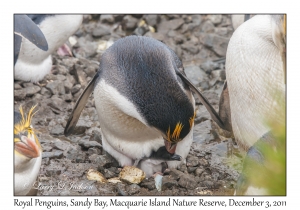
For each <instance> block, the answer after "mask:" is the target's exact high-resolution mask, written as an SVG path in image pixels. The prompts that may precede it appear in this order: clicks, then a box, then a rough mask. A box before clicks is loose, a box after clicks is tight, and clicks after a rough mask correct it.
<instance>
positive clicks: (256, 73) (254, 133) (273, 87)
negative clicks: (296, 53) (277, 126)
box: [226, 15, 285, 149]
mask: <svg viewBox="0 0 300 210" xmlns="http://www.w3.org/2000/svg"><path fill="white" fill-rule="evenodd" d="M270 21H271V20H270V19H268V18H267V16H265V15H262V16H255V17H253V18H252V19H250V20H249V21H247V22H245V23H244V24H243V25H241V26H240V27H239V28H238V29H237V30H236V31H235V33H234V34H233V36H232V38H231V40H230V42H229V45H228V49H227V55H226V57H227V58H226V77H227V82H228V89H229V95H230V96H229V97H230V109H231V121H232V128H233V132H234V136H235V138H236V139H237V141H238V143H239V144H240V145H241V146H243V147H244V148H245V149H248V148H249V147H250V146H252V145H253V144H254V143H255V142H256V141H257V140H258V139H260V138H261V136H262V135H264V134H265V133H266V132H268V131H269V129H270V128H269V127H268V125H267V123H268V122H267V120H268V121H269V122H273V121H274V120H275V121H276V120H282V118H281V116H279V115H280V113H281V111H280V106H279V104H278V102H279V103H280V102H283V103H285V102H284V101H285V85H284V71H283V68H282V60H281V55H280V52H279V50H278V49H277V48H276V46H275V44H274V43H273V42H272V34H271V28H270V27H271V24H270ZM252 26H255V27H256V31H254V30H253V29H252ZM257 31H259V33H258V32H257Z"/></svg>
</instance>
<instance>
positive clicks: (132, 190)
mask: <svg viewBox="0 0 300 210" xmlns="http://www.w3.org/2000/svg"><path fill="white" fill-rule="evenodd" d="M140 189H141V187H140V186H138V185H137V184H131V185H129V186H127V187H126V191H127V192H128V194H129V195H134V194H136V193H138V192H139V191H140Z"/></svg>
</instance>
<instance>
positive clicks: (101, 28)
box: [14, 14, 243, 196]
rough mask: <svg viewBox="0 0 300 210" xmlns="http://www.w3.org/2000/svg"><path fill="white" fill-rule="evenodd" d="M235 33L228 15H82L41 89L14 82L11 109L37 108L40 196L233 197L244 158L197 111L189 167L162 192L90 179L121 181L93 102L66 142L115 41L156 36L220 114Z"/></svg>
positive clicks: (150, 185) (150, 182) (173, 175)
mask: <svg viewBox="0 0 300 210" xmlns="http://www.w3.org/2000/svg"><path fill="white" fill-rule="evenodd" d="M232 33H233V28H232V24H231V17H230V15H153V14H152V15H141V14H139V15H120V14H119V15H85V16H84V21H83V24H82V26H81V28H80V29H79V30H78V31H77V32H76V33H75V34H74V35H73V36H72V37H70V38H69V41H68V45H69V46H70V48H71V49H72V52H73V54H74V57H68V56H60V55H59V54H57V53H55V54H54V55H53V70H52V73H51V74H49V75H47V76H46V77H45V78H44V80H42V81H40V84H34V83H30V82H21V81H14V105H15V109H18V107H19V106H20V105H23V106H24V107H25V108H26V107H31V106H32V105H34V104H38V110H39V111H38V113H37V114H36V115H35V116H34V119H33V126H34V128H35V129H36V130H37V131H38V137H39V140H40V143H41V145H42V148H43V160H42V166H41V169H40V174H39V176H38V182H37V185H36V186H35V187H36V188H38V190H37V195H109V196H112V195H232V194H233V191H234V187H235V184H236V180H237V177H238V174H239V172H240V171H241V166H242V157H243V154H242V153H241V152H239V150H238V148H237V146H236V144H235V142H234V140H233V139H232V138H230V136H229V135H225V134H224V133H222V135H221V133H220V131H219V129H217V126H216V125H215V124H214V123H213V122H212V120H211V117H210V116H209V114H208V112H207V111H206V109H205V108H204V106H203V105H201V104H200V105H198V106H197V117H196V119H195V128H194V143H193V144H192V147H191V150H190V153H189V155H188V157H187V162H186V164H182V165H181V166H180V167H179V168H178V169H172V170H170V171H168V172H167V173H165V174H164V175H163V178H162V187H161V191H158V189H157V188H156V186H155V179H154V178H153V177H151V178H148V179H144V180H143V181H142V182H141V183H139V184H132V183H127V182H118V183H111V182H105V183H100V182H97V181H93V180H89V179H88V178H87V173H88V171H89V169H95V170H98V171H99V172H101V173H102V174H103V175H104V177H105V178H106V179H110V178H113V177H118V175H119V173H120V171H121V168H120V167H119V166H118V164H117V162H116V161H115V160H114V159H113V158H112V157H110V156H109V155H108V154H107V153H106V152H105V151H103V149H102V146H101V134H100V126H99V122H98V120H97V113H96V109H95V104H94V100H93V97H92V96H91V97H90V99H89V101H88V104H87V105H86V107H85V109H84V110H83V112H82V114H81V117H80V120H79V122H78V123H77V129H76V131H75V133H74V135H72V136H70V137H65V136H64V135H63V131H64V127H65V125H66V122H67V119H68V117H69V115H70V113H71V111H72V108H73V106H74V104H75V102H76V100H77V98H78V97H79V95H80V94H81V93H82V91H83V90H84V88H85V87H86V85H87V83H88V82H89V81H90V80H91V78H92V77H93V76H94V74H95V73H96V71H97V69H98V66H99V61H100V58H101V55H102V54H103V52H104V51H105V49H107V48H108V47H109V46H111V45H112V44H113V43H114V41H116V40H117V39H119V38H121V37H124V36H128V35H142V36H149V37H153V38H155V39H158V40H160V41H162V42H164V43H165V44H167V45H168V46H169V47H171V48H172V49H173V50H174V51H175V52H176V54H177V55H178V56H179V57H180V58H181V59H182V62H183V64H184V67H185V72H186V74H187V76H188V77H189V78H190V79H191V81H192V82H193V83H194V84H195V85H196V86H197V87H198V88H199V89H200V90H201V91H202V92H203V94H204V95H205V96H206V97H207V99H208V100H209V101H210V102H211V103H212V104H213V105H214V106H215V108H216V109H218V102H219V95H220V93H221V90H222V86H223V83H224V80H225V55H226V48H227V45H228V42H229V39H230V36H231V35H232ZM226 136H227V137H226ZM51 186H52V188H51Z"/></svg>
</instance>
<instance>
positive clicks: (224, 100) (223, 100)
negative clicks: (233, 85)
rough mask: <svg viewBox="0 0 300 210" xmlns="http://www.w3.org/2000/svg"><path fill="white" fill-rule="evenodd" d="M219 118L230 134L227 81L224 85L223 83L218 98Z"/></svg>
mask: <svg viewBox="0 0 300 210" xmlns="http://www.w3.org/2000/svg"><path fill="white" fill-rule="evenodd" d="M219 116H220V118H221V120H222V121H223V124H224V127H225V128H226V130H227V131H230V132H232V125H231V111H230V99H229V92H228V86H227V81H225V83H224V86H223V91H222V93H221V96H220V101H219Z"/></svg>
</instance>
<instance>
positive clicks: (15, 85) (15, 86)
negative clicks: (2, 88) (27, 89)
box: [14, 83, 22, 90]
mask: <svg viewBox="0 0 300 210" xmlns="http://www.w3.org/2000/svg"><path fill="white" fill-rule="evenodd" d="M14 89H15V90H20V89H22V86H21V85H20V84H18V83H14Z"/></svg>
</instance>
